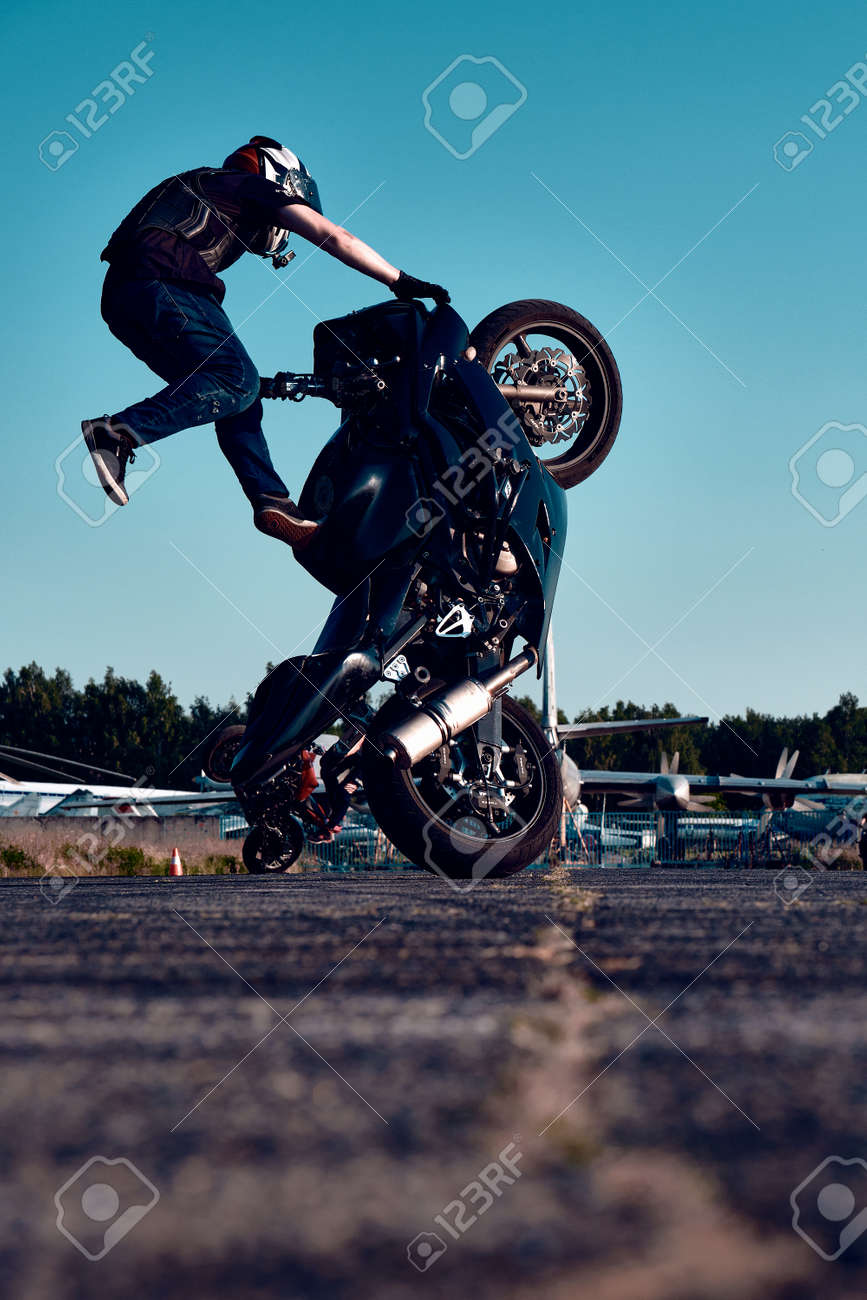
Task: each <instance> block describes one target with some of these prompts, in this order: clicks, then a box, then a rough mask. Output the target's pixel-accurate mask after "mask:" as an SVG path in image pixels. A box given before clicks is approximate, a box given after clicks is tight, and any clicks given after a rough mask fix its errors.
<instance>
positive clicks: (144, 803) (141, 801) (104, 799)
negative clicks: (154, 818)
mask: <svg viewBox="0 0 867 1300" xmlns="http://www.w3.org/2000/svg"><path fill="white" fill-rule="evenodd" d="M237 802H238V801H237V798H236V796H235V795H234V794H233V793H226V794H221V793H217V792H214V793H213V794H210V793H208V792H206V791H198V790H191V791H190V792H189V794H185V793H184V792H183V791H172V792H171V793H165V794H160V793H154V794H149V793H148V791H147V789H146V788H144V787H142V786H138V787H136V788H135V789H133V790H130V792H129V794H127V793H126V792H124V794H122V795H117V796H109V795H101V796H94V797H93V798H92V799H82V800H78V799H74V800H73V799H69V800H64V801H63V803H64V804H65V805H66V807H67V808H121V809H122V808H125V807H127V806H129V805H140V806H141V807H146V808H163V807H176V806H181V807H185V806H187V805H190V806H195V807H197V808H218V807H220V806H221V805H222V804H232V803H237ZM57 808H58V810H60V808H61V805H59V804H58V805H57ZM51 811H52V812H53V811H54V809H52V810H51Z"/></svg>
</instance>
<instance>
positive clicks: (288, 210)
mask: <svg viewBox="0 0 867 1300" xmlns="http://www.w3.org/2000/svg"><path fill="white" fill-rule="evenodd" d="M278 220H279V224H280V225H281V226H284V227H285V228H286V229H287V230H290V231H291V232H292V233H293V234H296V235H300V236H301V237H302V239H309V240H310V242H311V244H318V246H319V247H320V248H324V249H325V252H326V253H330V254H331V256H332V257H336V258H337V260H338V261H339V262H343V263H344V264H345V265H346V266H351V267H352V268H353V270H355V271H361V272H363V274H364V275H369V276H370V277H371V278H372V279H374V280H379V282H380V284H387V285H388V286H389V287H391V286H392V285H393V284H395V283H396V282H397V279H398V276H399V275H400V272H399V271H398V269H397V267H396V266H392V265H391V263H390V262H386V260H385V258H384V257H380V255H379V253H377V252H376V251H375V250H374V249H372V248H371V247H370V246H369V245H368V244H365V243H364V241H363V240H361V239H357V238H356V237H355V235H351V234H350V233H349V231H348V230H344V229H343V227H342V226H336V225H335V224H334V222H333V221H329V220H328V218H327V217H323V216H322V215H321V214H320V213H319V212H314V210H313V208H311V207H308V206H307V204H306V203H289V204H287V205H286V206H285V207H283V208H281V209H280V212H279V214H278Z"/></svg>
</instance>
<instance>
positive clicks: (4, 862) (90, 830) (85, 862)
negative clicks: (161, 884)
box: [0, 818, 245, 878]
mask: <svg viewBox="0 0 867 1300" xmlns="http://www.w3.org/2000/svg"><path fill="white" fill-rule="evenodd" d="M160 829H162V828H157V832H156V833H155V830H154V828H152V827H150V826H148V827H147V828H146V829H145V830H140V829H138V828H137V827H134V826H133V827H130V828H129V829H127V828H126V827H124V826H123V825H122V824H121V823H119V822H114V823H112V824H111V825H110V826H109V828H108V831H107V833H106V834H104V835H103V834H100V830H99V825H98V823H97V822H96V821H95V820H94V822H93V823H91V822H90V820H89V819H88V820H84V819H80V820H79V819H76V820H75V821H73V820H72V819H70V818H64V820H63V822H62V824H58V823H54V824H53V825H48V824H45V823H36V824H35V825H34V824H33V823H29V824H28V823H22V824H20V825H16V824H15V823H12V822H11V819H8V820H7V819H4V821H2V822H0V876H3V877H9V876H18V877H27V876H30V877H38V878H41V877H42V876H44V875H45V873H46V871H51V870H57V869H64V868H65V869H66V870H68V871H73V872H74V873H75V874H76V875H77V876H165V875H168V870H169V862H170V860H171V855H172V849H173V848H174V847H175V846H176V845H177V848H178V851H179V852H180V855H181V862H182V863H183V869H184V874H185V875H188V876H199V875H208V876H212V875H218V876H222V875H231V874H234V873H235V872H238V871H244V870H245V868H244V866H243V864H242V861H241V841H240V840H221V839H220V838H219V836H218V835H217V834H215V833H214V832H212V831H210V830H209V829H206V830H202V829H200V828H198V827H195V826H187V827H182V826H170V827H168V828H166V829H165V831H164V833H163V834H159V830H160Z"/></svg>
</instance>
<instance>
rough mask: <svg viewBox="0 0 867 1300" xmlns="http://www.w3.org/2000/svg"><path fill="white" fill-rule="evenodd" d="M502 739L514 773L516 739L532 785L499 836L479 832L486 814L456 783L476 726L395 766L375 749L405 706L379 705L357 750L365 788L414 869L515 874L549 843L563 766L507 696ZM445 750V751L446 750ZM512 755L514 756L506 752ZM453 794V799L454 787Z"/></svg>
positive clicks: (460, 876) (479, 875)
mask: <svg viewBox="0 0 867 1300" xmlns="http://www.w3.org/2000/svg"><path fill="white" fill-rule="evenodd" d="M502 707H503V739H504V741H505V742H506V743H507V745H508V746H509V751H510V754H507V755H506V756H505V757H504V764H506V766H507V767H508V769H509V773H510V775H511V773H512V768H513V766H514V763H515V759H514V754H515V751H516V748H517V746H519V745H520V747H521V749H522V750H523V752H524V756H525V757H524V759H523V760H522V761H523V762H525V763H526V765H527V769H528V772H529V773H530V782H531V784H530V789H529V792H528V793H527V794H526V795H524V794H521V795H519V796H518V797H516V798H515V800H514V802H513V803H512V805H511V807H510V811H509V812H508V813H504V814H503V818H502V820H503V825H502V830H503V834H501V835H488V836H485V835H481V834H480V833H479V831H480V829H484V828H485V818H484V815H483V814H480V813H479V811H478V805H476V808H475V809H474V808H473V806H472V803H471V801H470V795H469V794H461V793H460V789H461V787H460V786H459V785H458V786H455V785H454V783H453V774H454V772H455V769H456V766H459V765H460V761H461V753H460V747H462V746H464V745H468V744H473V743H474V740H473V735H472V733H473V731H474V729H473V728H469V729H468V730H467V731H465V732H462V733H461V734H460V736H458V737H457V738H456V741H455V742H454V743H453V745H452V746H449V747H444V749H443V750H440V751H438V753H437V754H435V755H433V756H432V757H431V758H427V759H424V760H423V761H422V762H421V763H418V764H416V766H415V767H414V768H412V769H411V770H409V771H404V770H402V769H401V768H398V767H396V766H394V765H393V764H392V763H390V762H389V761H388V759H385V758H384V757H383V756H382V755H381V754H380V752H379V749H378V748H377V740H376V736H377V733H378V732H384V731H386V730H387V729H388V728H389V727H390V726H393V725H394V723H395V722H396V721H397V720H398V719H399V718H401V717H403V716H404V715H405V714H406V712H407V705H406V704H405V703H404V702H403V701H402V700H399V699H397V698H396V697H395V698H393V699H391V700H389V701H387V703H386V704H385V705H384V706H383V707H382V708H381V709H380V711H379V713H378V714H377V715H376V718H375V719H374V722H373V726H372V727H371V733H370V737H371V738H369V739H368V740H367V741H365V744H364V748H363V750H362V758H361V761H362V774H363V780H364V790H365V793H366V795H367V799H368V803H369V806H370V810H371V812H372V813H373V815H374V817H375V818H376V821H377V822H378V823H379V825H380V826H381V828H382V830H383V831H384V832H385V834H386V835H387V836H388V838H389V839H390V840H391V842H392V843H393V844H394V845H395V846H396V847H397V848H398V849H399V850H400V852H401V853H403V854H405V855H406V857H408V858H409V860H410V861H411V862H413V863H415V864H416V865H417V866H419V867H423V868H424V869H425V870H427V871H432V872H434V873H435V874H437V875H442V876H446V877H448V878H449V879H451V880H474V881H478V880H481V879H484V878H490V879H496V878H498V877H503V876H511V875H514V874H515V873H516V872H518V871H522V870H523V869H524V867H526V866H529V864H530V863H531V862H533V861H535V859H536V858H538V857H539V856H540V854H542V853H544V852H545V850H546V849H547V848H548V846H549V845H550V843H551V841H552V839H553V838H554V835H555V833H556V830H557V825H558V822H559V818H560V811H561V808H562V803H563V785H562V781H561V778H560V764H559V763H558V762H557V757H556V754H555V753H554V752H553V751H552V749H551V746H550V745H549V743H548V741H547V739H546V737H545V734H544V732H543V731H542V729H541V727H539V726H538V724H537V723H536V722H535V721H534V719H533V718H532V717H531V716H530V714H529V713H527V711H526V710H525V709H523V708H521V706H520V705H519V704H517V703H516V702H515V701H514V700H513V699H511V698H509V697H508V696H506V697H504V698H503V700H502ZM447 750H448V753H447V752H446V751H447ZM510 755H511V757H510ZM455 790H457V791H458V797H453V794H454V791H455Z"/></svg>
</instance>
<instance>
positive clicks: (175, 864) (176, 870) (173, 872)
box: [169, 845, 184, 876]
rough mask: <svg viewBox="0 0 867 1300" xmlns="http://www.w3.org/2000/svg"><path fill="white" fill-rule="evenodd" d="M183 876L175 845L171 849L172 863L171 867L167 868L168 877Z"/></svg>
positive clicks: (179, 857) (179, 856)
mask: <svg viewBox="0 0 867 1300" xmlns="http://www.w3.org/2000/svg"><path fill="white" fill-rule="evenodd" d="M183 874H184V869H183V867H182V866H181V855H180V853H178V849H177V845H175V847H174V848H173V849H172V861H171V866H170V867H169V875H170V876H182V875H183Z"/></svg>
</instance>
